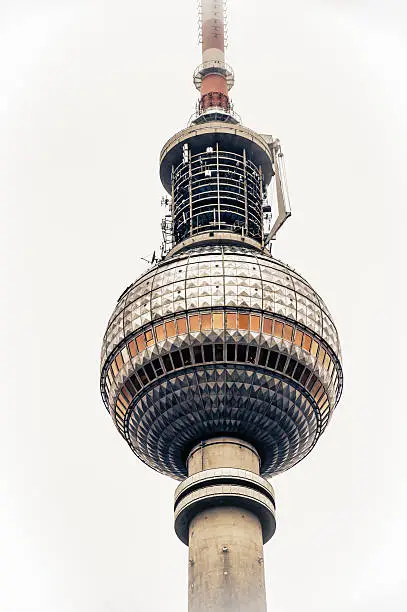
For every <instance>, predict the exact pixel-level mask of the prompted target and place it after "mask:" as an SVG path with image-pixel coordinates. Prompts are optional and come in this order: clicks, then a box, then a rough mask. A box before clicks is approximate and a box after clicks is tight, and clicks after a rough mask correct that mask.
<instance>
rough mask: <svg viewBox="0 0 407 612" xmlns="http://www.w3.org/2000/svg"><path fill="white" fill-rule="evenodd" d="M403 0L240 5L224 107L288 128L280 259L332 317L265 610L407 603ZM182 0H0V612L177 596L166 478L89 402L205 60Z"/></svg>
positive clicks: (115, 609)
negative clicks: (309, 436)
mask: <svg viewBox="0 0 407 612" xmlns="http://www.w3.org/2000/svg"><path fill="white" fill-rule="evenodd" d="M406 6H407V5H406V3H405V0H307V1H306V2H305V1H304V0H285V1H284V2H282V1H281V0H280V1H277V0H250V2H242V1H240V2H239V1H238V0H231V1H230V20H229V21H230V40H231V44H230V48H229V51H228V61H229V62H230V63H231V64H232V65H233V66H234V68H235V72H236V76H237V84H236V87H235V90H234V91H233V99H234V101H235V105H236V109H237V110H238V111H239V112H240V113H241V115H242V117H243V120H244V123H245V124H246V125H248V126H249V127H252V128H253V129H257V130H259V131H263V132H269V133H272V134H273V135H275V136H278V137H279V138H280V139H281V141H282V143H283V146H284V150H285V154H286V162H287V169H288V177H289V187H290V192H291V198H292V204H293V211H294V215H293V218H292V220H291V221H290V222H289V223H288V224H287V226H286V227H285V228H284V230H282V232H281V235H280V237H279V240H278V241H277V244H276V246H275V255H276V256H277V257H279V258H281V259H283V260H284V261H286V262H287V263H289V264H290V265H293V266H294V267H295V268H296V269H297V270H298V271H299V272H301V273H302V274H304V276H305V277H306V278H307V279H308V280H309V281H310V282H311V283H312V284H313V285H314V286H315V288H316V289H317V291H319V292H320V293H321V295H322V296H323V297H324V298H325V299H326V301H327V303H328V306H329V307H330V309H331V311H332V312H333V314H334V317H335V320H336V323H337V325H338V328H339V330H340V334H341V338H342V344H343V353H344V367H345V376H346V378H345V391H344V395H343V399H342V402H341V404H340V406H339V408H338V410H337V413H336V416H335V418H334V419H333V422H332V424H331V426H330V428H328V431H327V433H326V434H325V435H324V436H323V439H322V440H321V441H320V443H319V445H318V446H317V448H316V449H315V450H314V452H313V453H312V455H311V456H310V457H309V458H307V459H306V460H305V461H304V462H303V463H302V464H300V465H299V466H297V467H296V468H295V469H294V470H291V471H290V472H288V473H286V474H284V475H282V476H280V477H279V478H278V479H276V480H275V482H274V485H275V488H276V494H277V502H278V528H277V534H276V536H275V538H274V539H273V540H272V541H271V543H270V544H268V545H267V547H266V548H265V555H266V572H267V591H268V599H269V608H270V612H294V611H296V610H298V609H301V610H302V612H327V611H328V612H345V611H346V612H379V611H380V612H383V610H386V612H405V610H406V609H407V582H406V560H405V556H406V546H407V527H406V519H405V517H406V513H407V489H406V486H405V473H406V458H405V439H406V429H407V416H406V403H405V398H404V393H403V383H402V380H403V377H404V376H405V375H406V366H407V363H406V358H405V355H406V353H405V351H404V347H405V344H406V342H407V334H406V325H405V321H404V318H405V301H406V289H405V283H406V274H405V265H406V257H405V254H406V231H405V227H406V218H407V214H406V203H405V202H406V195H405V194H406V188H407V178H406V176H407V174H406V170H405V163H406V154H407V146H406V139H407V119H406V117H407V112H406V108H407V85H406V60H407V8H406ZM196 32H197V27H196V11H195V2H193V1H191V0H177V1H175V0H173V1H172V2H169V1H168V0H155V2H140V0H115V1H113V0H69V1H68V0H0V205H1V208H2V224H1V230H2V235H1V236H0V249H1V257H2V262H3V265H2V266H1V268H2V273H3V274H4V279H3V280H2V284H1V286H2V288H3V298H2V308H3V309H4V312H2V316H1V318H0V321H1V326H2V329H1V337H2V339H3V341H2V345H3V348H2V351H1V361H2V373H3V379H2V398H3V406H2V411H1V420H2V424H1V430H0V431H1V434H0V435H1V441H0V465H1V480H0V482H1V489H0V550H1V553H0V609H1V610H2V612H37V611H38V612H40V611H41V612H130V611H131V612H153V611H154V612H157V611H158V610H165V611H166V612H180V610H186V607H187V601H186V597H187V549H186V548H185V547H184V546H183V545H182V544H181V543H180V542H179V541H178V540H177V539H176V536H175V534H174V532H173V524H172V502H173V497H172V496H173V490H174V488H175V483H174V482H172V481H171V480H169V479H166V478H164V477H162V476H159V475H157V474H155V473H154V472H152V471H150V470H148V468H146V467H145V466H144V465H143V464H141V463H139V462H138V461H137V460H136V458H135V457H134V455H132V453H131V451H130V450H129V449H128V448H127V447H126V445H125V443H124V442H123V441H122V439H121V438H120V436H119V435H118V433H117V432H116V431H115V429H114V427H113V425H112V423H111V422H110V419H109V417H108V415H107V413H106V411H105V409H104V407H103V404H102V401H101V399H100V396H99V389H98V384H99V383H98V375H99V351H100V343H101V339H102V335H103V333H104V330H105V325H106V323H107V319H108V317H109V315H110V313H111V311H112V309H113V307H114V305H115V301H116V299H117V297H118V296H119V295H120V294H121V292H122V291H123V289H124V288H125V287H127V286H128V285H129V284H130V283H131V282H132V281H133V280H134V279H135V278H136V277H137V276H138V275H139V274H140V273H141V272H142V271H143V270H144V269H145V265H146V264H145V263H144V262H143V261H142V260H141V259H140V258H141V257H142V256H148V255H149V254H151V252H152V251H153V249H154V248H156V247H158V246H159V242H160V229H159V221H160V216H161V213H162V211H161V209H160V197H161V195H162V193H163V190H162V188H161V187H160V183H159V177H158V155H159V151H160V149H161V146H162V145H163V144H164V142H165V140H166V139H167V138H168V137H170V136H171V135H172V134H173V133H175V132H176V131H177V130H179V129H182V128H183V127H185V125H186V122H187V120H188V118H189V115H190V114H191V113H192V112H193V109H194V104H195V100H196V92H195V90H194V88H193V86H192V84H191V76H192V72H193V70H194V68H195V67H196V65H197V64H198V63H199V61H200V53H199V47H198V45H197V34H196Z"/></svg>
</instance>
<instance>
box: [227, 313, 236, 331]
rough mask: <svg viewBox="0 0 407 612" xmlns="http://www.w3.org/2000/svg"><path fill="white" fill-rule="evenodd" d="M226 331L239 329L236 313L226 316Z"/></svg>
mask: <svg viewBox="0 0 407 612" xmlns="http://www.w3.org/2000/svg"><path fill="white" fill-rule="evenodd" d="M226 329H237V316H236V313H235V312H228V313H227V314H226Z"/></svg>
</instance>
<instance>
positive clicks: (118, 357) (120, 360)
mask: <svg viewBox="0 0 407 612" xmlns="http://www.w3.org/2000/svg"><path fill="white" fill-rule="evenodd" d="M116 365H117V367H118V368H119V370H121V369H122V367H123V357H122V356H121V353H119V354H118V355H116Z"/></svg>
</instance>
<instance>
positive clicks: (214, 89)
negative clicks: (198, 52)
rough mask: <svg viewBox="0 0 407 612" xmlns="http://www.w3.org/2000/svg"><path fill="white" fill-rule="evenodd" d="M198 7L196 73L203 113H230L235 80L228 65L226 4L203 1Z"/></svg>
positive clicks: (219, 0) (209, 0) (208, 0)
mask: <svg viewBox="0 0 407 612" xmlns="http://www.w3.org/2000/svg"><path fill="white" fill-rule="evenodd" d="M199 5H200V11H201V13H200V18H201V39H202V64H201V66H199V67H198V69H197V70H196V71H195V75H194V82H195V85H196V87H197V89H198V90H199V91H200V93H201V100H200V112H205V111H207V110H208V109H212V108H220V109H222V110H224V111H226V112H228V111H229V110H230V101H229V90H230V89H231V88H232V86H233V83H234V76H233V72H232V70H231V69H230V68H229V67H228V66H227V65H226V63H225V32H226V4H225V0H201V1H200V3H199Z"/></svg>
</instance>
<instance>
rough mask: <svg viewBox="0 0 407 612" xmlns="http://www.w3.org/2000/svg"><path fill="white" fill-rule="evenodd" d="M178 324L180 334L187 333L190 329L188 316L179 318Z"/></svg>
mask: <svg viewBox="0 0 407 612" xmlns="http://www.w3.org/2000/svg"><path fill="white" fill-rule="evenodd" d="M177 326H178V333H179V334H186V333H187V331H188V330H187V320H186V317H182V319H177Z"/></svg>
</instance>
